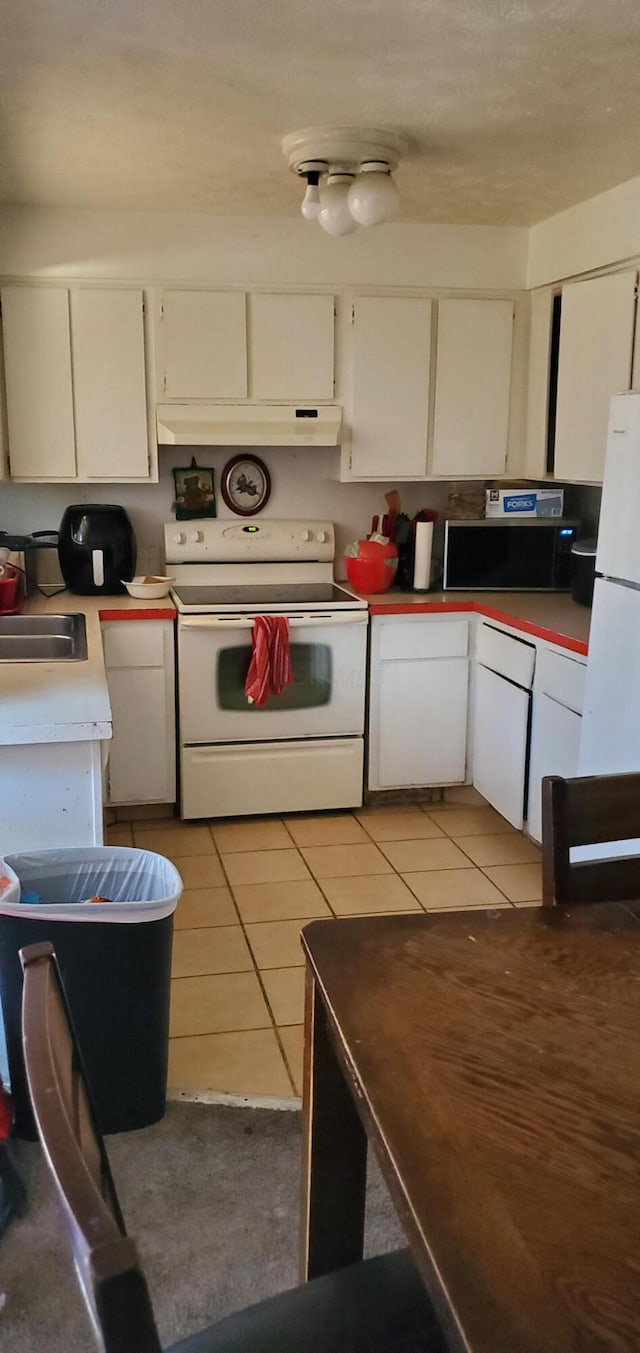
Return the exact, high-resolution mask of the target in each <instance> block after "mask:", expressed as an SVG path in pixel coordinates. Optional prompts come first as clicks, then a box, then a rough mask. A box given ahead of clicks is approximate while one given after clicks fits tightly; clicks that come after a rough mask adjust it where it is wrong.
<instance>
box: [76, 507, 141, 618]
mask: <svg viewBox="0 0 640 1353" xmlns="http://www.w3.org/2000/svg"><path fill="white" fill-rule="evenodd" d="M136 555H137V550H136V538H135V535H134V533H133V527H132V525H131V522H130V521H129V518H128V516H127V514H126V512H125V510H124V508H123V507H118V506H117V505H116V504H114V503H74V504H72V506H71V507H68V508H67V509H66V511H65V514H64V516H63V518H62V521H61V523H60V536H59V540H58V557H59V559H60V569H61V571H62V576H63V578H64V580H65V583H66V584H67V587H68V588H69V591H70V592H78V593H80V595H81V596H101V595H112V594H113V593H116V592H124V590H125V589H124V587H123V585H122V580H123V579H126V580H127V581H129V579H130V578H132V577H133V575H134V573H135V571H136Z"/></svg>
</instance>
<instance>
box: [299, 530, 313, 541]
mask: <svg viewBox="0 0 640 1353" xmlns="http://www.w3.org/2000/svg"><path fill="white" fill-rule="evenodd" d="M300 539H301V540H313V535H312V533H311V531H301V532H300Z"/></svg>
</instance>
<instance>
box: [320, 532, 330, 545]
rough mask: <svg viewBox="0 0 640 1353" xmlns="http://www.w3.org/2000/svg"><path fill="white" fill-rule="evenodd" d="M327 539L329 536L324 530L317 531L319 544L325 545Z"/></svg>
mask: <svg viewBox="0 0 640 1353" xmlns="http://www.w3.org/2000/svg"><path fill="white" fill-rule="evenodd" d="M328 539H329V536H328V535H327V532H326V531H318V540H319V541H320V544H321V545H326V543H327V541H328Z"/></svg>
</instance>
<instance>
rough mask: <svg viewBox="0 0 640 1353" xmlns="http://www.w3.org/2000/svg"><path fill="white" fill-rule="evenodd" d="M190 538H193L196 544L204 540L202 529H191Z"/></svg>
mask: <svg viewBox="0 0 640 1353" xmlns="http://www.w3.org/2000/svg"><path fill="white" fill-rule="evenodd" d="M189 540H193V541H194V542H195V543H196V544H197V543H198V542H199V541H201V540H204V536H203V533H202V531H191V533H190V535H189Z"/></svg>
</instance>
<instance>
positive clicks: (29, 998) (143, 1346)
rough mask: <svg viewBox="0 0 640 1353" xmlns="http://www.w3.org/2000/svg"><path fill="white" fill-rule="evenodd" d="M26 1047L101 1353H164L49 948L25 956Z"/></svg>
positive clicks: (37, 1112)
mask: <svg viewBox="0 0 640 1353" xmlns="http://www.w3.org/2000/svg"><path fill="white" fill-rule="evenodd" d="M20 959H21V962H22V968H23V972H24V987H23V996H22V1045H23V1052H24V1060H25V1070H26V1076H27V1083H28V1086H29V1093H30V1096H31V1103H32V1108H33V1113H34V1117H35V1120H36V1125H37V1128H38V1133H39V1136H40V1140H41V1142H42V1146H43V1148H44V1153H45V1156H46V1158H47V1162H48V1165H49V1168H50V1170H51V1173H52V1175H53V1178H54V1180H55V1183H56V1186H57V1189H58V1193H59V1195H60V1198H61V1200H62V1204H63V1208H64V1213H65V1216H66V1221H67V1226H68V1229H69V1233H70V1239H71V1246H72V1250H73V1257H74V1260H75V1266H76V1270H77V1274H78V1278H79V1281H80V1286H81V1288H82V1292H83V1295H84V1297H85V1301H86V1304H87V1307H88V1310H89V1315H90V1318H91V1322H92V1325H93V1330H94V1334H95V1336H96V1340H97V1343H98V1346H99V1347H101V1348H103V1349H104V1350H105V1353H160V1350H161V1345H160V1341H159V1339H158V1333H157V1329H156V1325H155V1321H154V1317H153V1311H152V1308H151V1301H150V1298H149V1292H148V1289H147V1284H146V1280H145V1277H144V1274H143V1272H142V1270H141V1268H140V1262H139V1259H138V1253H137V1250H136V1247H135V1245H134V1243H133V1241H132V1240H131V1239H130V1238H129V1237H128V1236H127V1233H126V1230H125V1225H124V1220H123V1217H122V1212H121V1210H120V1204H119V1202H118V1197H117V1194H116V1190H115V1185H114V1182H113V1178H112V1175H111V1170H110V1168H109V1161H108V1159H107V1154H106V1151H105V1147H104V1142H103V1139H102V1135H101V1133H100V1131H99V1129H98V1128H97V1126H96V1118H95V1113H94V1111H93V1106H92V1103H91V1094H90V1091H89V1088H88V1084H87V1078H86V1075H85V1072H84V1068H83V1065H82V1059H81V1056H80V1052H79V1049H78V1044H77V1040H76V1037H75V1034H74V1031H73V1024H72V1020H71V1017H70V1013H69V1009H68V1006H67V1002H66V999H65V995H64V991H63V988H62V986H61V983H60V978H59V976H58V969H57V964H56V960H55V954H54V951H53V946H52V945H51V944H49V943H46V944H32V945H29V946H28V947H27V948H25V949H21V951H20Z"/></svg>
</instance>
